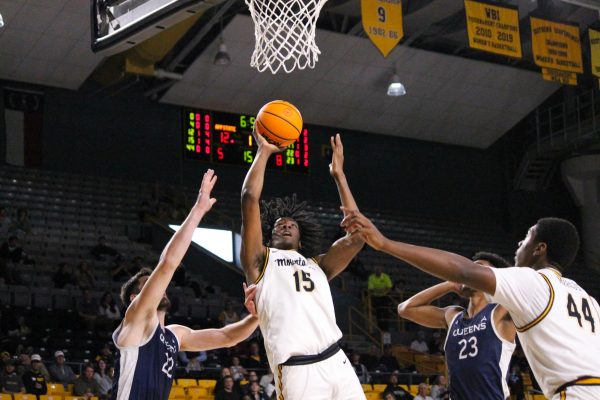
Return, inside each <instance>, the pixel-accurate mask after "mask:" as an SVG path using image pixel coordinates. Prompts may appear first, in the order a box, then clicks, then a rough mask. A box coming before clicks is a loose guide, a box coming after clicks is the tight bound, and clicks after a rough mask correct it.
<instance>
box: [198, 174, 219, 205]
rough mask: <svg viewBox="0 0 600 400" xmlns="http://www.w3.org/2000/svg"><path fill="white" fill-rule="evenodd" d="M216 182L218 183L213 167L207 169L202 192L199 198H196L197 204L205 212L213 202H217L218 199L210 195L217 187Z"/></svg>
mask: <svg viewBox="0 0 600 400" xmlns="http://www.w3.org/2000/svg"><path fill="white" fill-rule="evenodd" d="M215 183H217V176H216V175H215V171H213V170H212V169H209V170H207V171H206V172H205V173H204V176H203V177H202V184H201V185H200V192H199V193H198V199H197V200H196V206H197V207H199V208H200V209H202V210H203V211H204V212H208V211H209V210H210V209H211V207H212V206H213V204H215V203H216V202H217V199H215V198H212V197H210V193H211V192H212V190H213V188H214V187H215Z"/></svg>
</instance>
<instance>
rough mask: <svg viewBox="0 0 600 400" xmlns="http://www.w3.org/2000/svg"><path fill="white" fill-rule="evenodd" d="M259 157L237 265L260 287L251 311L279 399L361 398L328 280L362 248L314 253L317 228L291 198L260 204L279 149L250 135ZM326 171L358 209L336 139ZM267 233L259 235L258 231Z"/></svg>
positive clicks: (247, 193)
mask: <svg viewBox="0 0 600 400" xmlns="http://www.w3.org/2000/svg"><path fill="white" fill-rule="evenodd" d="M254 136H255V139H256V143H257V144H258V151H257V153H256V157H255V158H254V162H253V163H252V166H251V167H250V170H249V171H248V174H247V175H246V179H245V180H244V184H243V187H242V248H241V260H242V265H243V267H244V271H245V273H246V279H247V281H248V282H253V283H255V284H256V287H257V288H258V290H257V293H256V308H257V311H258V318H259V322H260V328H261V331H262V334H263V337H264V338H265V348H266V351H267V358H268V360H269V364H270V366H271V369H272V370H273V372H274V373H275V387H276V390H277V398H278V399H279V400H283V399H285V400H315V399H323V400H326V399H327V400H331V399H346V400H350V399H365V395H364V392H363V390H362V387H361V386H360V383H359V381H358V378H357V376H356V373H355V372H354V369H353V368H352V367H351V365H350V362H349V361H348V359H347V357H346V355H345V354H344V352H343V351H341V349H340V347H339V346H338V341H339V340H340V338H341V337H342V333H341V331H340V329H339V328H338V327H337V325H336V321H335V312H334V308H333V299H332V297H331V291H330V288H329V283H328V280H330V279H332V278H333V277H335V276H336V275H337V274H339V273H340V272H342V271H343V270H344V268H346V267H347V266H348V264H349V263H350V261H351V260H352V259H353V258H354V257H355V256H356V254H357V253H358V252H359V251H360V249H361V248H362V247H363V245H364V242H363V240H362V239H361V238H360V237H357V236H354V237H352V236H350V235H346V236H345V237H343V238H341V239H339V240H337V241H336V242H335V243H334V244H333V245H332V246H331V247H330V248H329V250H328V251H327V252H326V253H324V254H319V251H318V246H319V244H320V240H319V232H320V225H319V224H317V223H316V222H315V221H314V220H313V219H312V215H310V214H308V213H307V212H306V211H305V210H304V206H305V203H300V204H298V203H297V201H296V198H295V196H294V197H292V198H291V199H290V198H286V199H275V200H273V201H271V202H268V203H265V202H263V213H262V215H261V209H260V203H259V201H260V196H261V193H262V189H263V183H264V175H265V168H266V165H267V161H268V159H269V157H270V156H271V155H272V154H273V153H277V152H279V151H283V150H284V148H282V147H277V146H276V145H273V144H271V143H269V142H267V141H266V140H265V139H264V138H263V137H262V136H261V135H259V134H257V133H256V131H255V132H254ZM331 147H332V149H333V156H332V161H331V164H330V173H331V175H332V177H333V178H334V180H335V182H336V185H337V188H338V192H339V194H340V198H341V203H342V205H345V206H347V207H356V203H355V201H354V198H353V196H352V194H351V192H350V188H349V187H348V183H347V181H346V177H345V174H344V171H343V161H344V153H343V147H342V141H341V139H340V136H339V135H336V137H335V138H333V137H332V138H331ZM263 229H264V230H263Z"/></svg>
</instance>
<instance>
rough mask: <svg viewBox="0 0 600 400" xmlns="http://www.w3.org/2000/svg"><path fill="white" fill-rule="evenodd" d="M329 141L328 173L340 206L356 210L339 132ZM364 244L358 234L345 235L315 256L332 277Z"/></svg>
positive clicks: (344, 266) (328, 276) (329, 277)
mask: <svg viewBox="0 0 600 400" xmlns="http://www.w3.org/2000/svg"><path fill="white" fill-rule="evenodd" d="M330 141H331V149H332V155H331V164H329V173H330V174H331V177H332V178H333V180H334V181H335V184H336V186H337V189H338V193H339V195H340V201H341V203H342V207H344V208H345V209H352V210H357V209H358V206H357V205H356V201H355V200H354V196H353V195H352V192H351V191H350V186H349V185H348V180H347V179H346V174H345V173H344V146H343V144H342V139H341V137H340V134H339V133H338V134H336V135H335V137H333V136H332V137H331V138H330ZM363 245H364V240H363V239H362V238H361V237H359V236H351V235H346V236H345V237H342V238H340V239H338V240H337V241H336V242H335V243H334V244H333V245H332V246H331V248H330V249H329V250H328V251H327V253H325V254H322V255H320V256H318V257H317V261H318V263H319V266H320V267H321V268H322V269H323V271H325V273H326V274H327V278H328V279H333V278H334V277H335V276H336V275H337V274H339V273H340V272H342V271H343V270H344V269H345V268H346V267H347V266H348V264H349V263H350V261H352V259H353V258H354V257H355V256H356V254H358V252H359V251H360V250H361V249H362V247H363Z"/></svg>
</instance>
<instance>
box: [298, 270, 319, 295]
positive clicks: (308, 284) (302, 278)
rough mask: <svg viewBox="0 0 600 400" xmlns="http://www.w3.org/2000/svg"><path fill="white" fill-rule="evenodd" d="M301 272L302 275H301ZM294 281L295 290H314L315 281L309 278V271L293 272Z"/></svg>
mask: <svg viewBox="0 0 600 400" xmlns="http://www.w3.org/2000/svg"><path fill="white" fill-rule="evenodd" d="M301 273H302V275H301ZM294 281H295V283H296V292H299V291H301V290H302V289H304V291H305V292H312V291H313V290H315V283H314V282H313V280H312V279H310V273H309V272H304V271H296V272H294Z"/></svg>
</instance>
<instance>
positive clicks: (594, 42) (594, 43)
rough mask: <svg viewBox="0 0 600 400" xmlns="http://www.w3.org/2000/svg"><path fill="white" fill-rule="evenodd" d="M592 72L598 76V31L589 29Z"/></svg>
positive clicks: (599, 49)
mask: <svg viewBox="0 0 600 400" xmlns="http://www.w3.org/2000/svg"><path fill="white" fill-rule="evenodd" d="M588 33H589V35H590V54H591V57H590V58H591V62H592V74H593V75H595V76H598V77H600V32H598V31H595V30H593V29H589V30H588Z"/></svg>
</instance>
